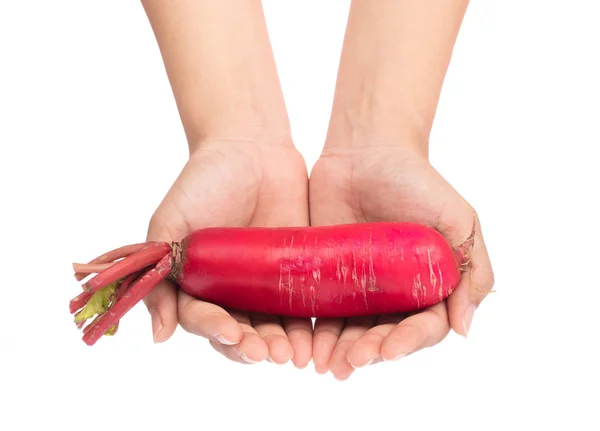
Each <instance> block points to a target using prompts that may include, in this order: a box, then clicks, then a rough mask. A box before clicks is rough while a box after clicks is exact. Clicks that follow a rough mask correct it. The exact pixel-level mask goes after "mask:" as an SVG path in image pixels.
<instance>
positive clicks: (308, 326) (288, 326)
mask: <svg viewBox="0 0 600 431" xmlns="http://www.w3.org/2000/svg"><path fill="white" fill-rule="evenodd" d="M282 323H283V329H284V330H285V333H286V334H287V337H288V340H290V343H291V345H292V349H293V351H294V356H293V357H292V362H293V363H294V365H295V366H296V367H297V368H304V367H306V366H307V365H308V362H309V361H310V358H311V357H312V351H313V346H312V339H313V327H312V321H311V319H297V318H292V317H282Z"/></svg>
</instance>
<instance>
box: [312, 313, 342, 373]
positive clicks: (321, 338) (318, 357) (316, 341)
mask: <svg viewBox="0 0 600 431" xmlns="http://www.w3.org/2000/svg"><path fill="white" fill-rule="evenodd" d="M343 328H344V319H317V320H316V321H315V330H314V334H313V362H314V364H315V370H316V371H317V373H319V374H325V373H326V372H327V371H328V370H329V359H331V354H332V353H333V350H334V349H335V345H336V344H337V342H338V339H339V337H340V334H341V333H342V329H343Z"/></svg>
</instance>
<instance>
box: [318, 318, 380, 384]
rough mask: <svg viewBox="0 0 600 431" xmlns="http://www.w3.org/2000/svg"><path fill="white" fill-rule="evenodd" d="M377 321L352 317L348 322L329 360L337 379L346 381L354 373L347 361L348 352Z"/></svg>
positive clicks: (330, 367)
mask: <svg viewBox="0 0 600 431" xmlns="http://www.w3.org/2000/svg"><path fill="white" fill-rule="evenodd" d="M376 320H377V317H376V316H368V317H352V318H349V319H348V320H347V322H346V326H345V327H344V330H343V331H342V333H341V334H340V338H339V340H338V342H337V344H336V346H335V349H334V351H333V353H332V355H331V359H330V360H329V369H330V370H331V372H332V374H333V375H334V376H335V378H336V379H338V380H345V379H347V378H348V377H350V374H352V373H353V372H354V368H353V367H352V365H350V363H349V362H348V359H347V355H348V350H350V348H351V347H352V346H353V345H354V343H355V342H356V340H358V339H359V338H360V337H361V336H362V335H364V334H365V332H367V331H368V330H369V329H370V328H371V327H372V326H373V325H374V324H375V321H376Z"/></svg>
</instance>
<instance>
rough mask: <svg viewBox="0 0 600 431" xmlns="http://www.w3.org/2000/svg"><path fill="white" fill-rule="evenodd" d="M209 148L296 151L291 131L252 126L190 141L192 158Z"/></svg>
mask: <svg viewBox="0 0 600 431" xmlns="http://www.w3.org/2000/svg"><path fill="white" fill-rule="evenodd" d="M207 147H238V148H241V149H243V150H244V151H248V152H252V151H260V150H263V149H265V148H289V149H296V147H295V146H294V143H293V141H292V137H291V134H290V132H289V130H267V129H262V128H258V127H250V126H248V127H237V128H235V129H233V128H230V129H228V130H221V131H220V132H218V133H213V134H210V135H207V136H203V137H202V138H201V139H197V140H190V141H188V148H189V153H190V156H191V155H193V154H194V153H196V152H198V151H202V150H203V149H205V148H207Z"/></svg>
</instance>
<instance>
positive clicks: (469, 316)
mask: <svg viewBox="0 0 600 431" xmlns="http://www.w3.org/2000/svg"><path fill="white" fill-rule="evenodd" d="M476 308H477V307H475V306H474V305H469V307H468V308H467V311H465V315H464V316H463V319H462V327H463V332H464V333H465V334H464V336H465V337H466V336H467V335H468V334H469V329H471V322H472V320H473V315H474V314H475V309H476Z"/></svg>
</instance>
